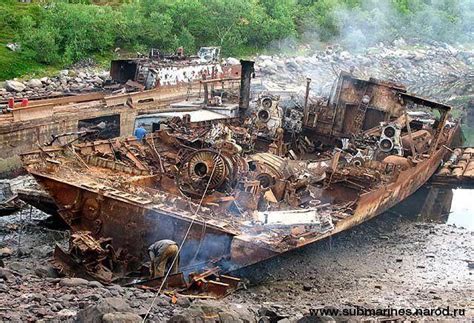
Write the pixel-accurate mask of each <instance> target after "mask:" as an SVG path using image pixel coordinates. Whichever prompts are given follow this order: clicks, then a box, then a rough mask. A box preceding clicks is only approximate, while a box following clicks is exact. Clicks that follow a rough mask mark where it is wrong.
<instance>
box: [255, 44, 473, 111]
mask: <svg viewBox="0 0 474 323" xmlns="http://www.w3.org/2000/svg"><path fill="white" fill-rule="evenodd" d="M255 62H256V74H257V76H258V77H259V80H260V81H261V82H262V84H263V85H264V87H265V88H267V89H269V90H272V91H275V90H288V89H293V90H296V91H299V92H301V93H304V86H305V84H306V81H305V79H306V77H310V78H311V79H312V83H311V88H312V91H313V94H315V95H328V94H329V92H330V90H331V86H332V84H333V81H334V79H335V78H336V76H337V75H338V73H339V72H340V71H346V72H351V71H352V73H353V74H354V75H355V76H357V77H361V78H364V79H368V78H370V77H375V78H378V79H388V80H392V81H395V82H398V83H402V84H404V85H406V86H407V87H408V90H409V91H410V92H413V93H416V94H418V95H422V96H425V97H429V98H431V99H438V100H442V101H445V102H446V101H450V100H453V99H456V98H458V97H463V96H469V95H471V96H472V95H474V87H473V84H474V82H473V81H474V48H473V47H472V46H467V45H448V44H444V43H438V42H432V43H426V42H424V43H417V42H414V41H410V42H408V41H405V40H404V39H397V40H395V41H394V42H393V43H385V44H384V43H380V44H379V45H378V46H376V47H371V48H367V49H366V50H365V51H361V52H353V51H351V50H348V49H344V48H342V47H340V46H337V45H334V46H328V47H327V48H326V49H324V50H316V51H312V50H310V51H309V52H308V53H307V54H306V55H304V56H295V55H274V56H267V55H260V56H257V57H256V58H255Z"/></svg>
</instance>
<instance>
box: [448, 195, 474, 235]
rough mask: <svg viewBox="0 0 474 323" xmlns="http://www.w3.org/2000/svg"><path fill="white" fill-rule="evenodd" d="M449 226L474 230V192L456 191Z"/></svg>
mask: <svg viewBox="0 0 474 323" xmlns="http://www.w3.org/2000/svg"><path fill="white" fill-rule="evenodd" d="M452 191H453V201H452V203H451V210H450V213H449V216H448V221H447V224H455V225H456V226H458V227H459V226H462V227H464V228H466V229H469V230H474V201H473V200H474V190H472V189H454V190H452Z"/></svg>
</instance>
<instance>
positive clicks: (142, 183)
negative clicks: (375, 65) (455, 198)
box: [22, 61, 458, 294]
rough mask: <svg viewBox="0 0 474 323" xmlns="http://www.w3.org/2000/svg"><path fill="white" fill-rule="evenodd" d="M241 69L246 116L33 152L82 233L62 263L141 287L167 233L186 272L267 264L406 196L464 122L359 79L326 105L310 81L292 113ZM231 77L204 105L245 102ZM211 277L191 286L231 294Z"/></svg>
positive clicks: (33, 164) (338, 88)
mask: <svg viewBox="0 0 474 323" xmlns="http://www.w3.org/2000/svg"><path fill="white" fill-rule="evenodd" d="M241 63H242V73H241V74H242V76H241V86H240V95H239V102H238V110H236V111H237V113H236V114H231V115H228V117H226V118H220V119H218V120H214V119H213V120H200V121H193V120H192V118H191V115H187V114H184V115H183V116H182V117H177V116H174V117H170V118H168V119H167V120H165V121H162V122H160V124H159V127H158V128H157V129H155V130H156V131H154V132H153V133H150V134H148V135H147V136H146V137H145V138H144V139H143V140H138V139H136V138H125V139H109V140H101V141H94V142H85V143H68V144H63V145H59V146H52V147H41V148H40V149H39V150H38V151H35V152H32V153H28V154H24V155H23V156H22V159H23V162H24V164H25V166H26V168H27V169H28V171H29V172H30V173H31V174H32V175H33V176H35V178H36V179H37V180H38V181H39V182H40V183H41V184H42V186H43V187H44V188H45V189H46V190H47V191H48V192H49V193H50V195H51V197H52V198H53V199H54V200H55V202H56V204H58V206H59V211H58V212H59V214H60V216H61V218H62V219H63V220H64V221H65V222H66V223H67V224H68V225H69V226H70V227H71V229H72V230H73V232H75V234H74V235H73V240H72V241H71V244H70V249H69V250H68V252H64V251H61V250H57V252H56V258H55V259H56V260H55V261H56V265H57V266H59V267H61V268H62V269H63V270H64V271H65V272H69V274H72V273H76V274H77V273H79V272H82V273H86V274H87V275H88V276H92V277H94V279H99V280H101V281H106V282H110V281H119V280H120V281H122V282H128V283H130V281H131V280H132V281H133V280H134V279H137V277H143V276H144V275H145V276H146V274H144V273H145V272H146V271H144V270H143V264H144V263H145V262H146V261H147V252H146V250H147V249H146V248H147V247H148V246H149V245H150V244H151V243H153V242H155V241H157V240H159V239H171V240H173V241H183V249H182V251H181V253H180V254H181V257H182V262H181V263H180V265H181V266H182V268H181V269H182V270H183V271H186V272H200V271H202V270H207V269H208V268H210V267H214V266H219V267H220V268H222V270H223V271H229V270H232V269H236V268H240V267H242V266H246V265H249V264H252V263H255V262H258V261H261V260H263V259H267V258H269V257H272V256H275V255H277V254H279V253H281V252H285V251H288V250H291V249H293V248H296V247H299V246H303V245H306V244H309V243H312V242H314V241H317V240H319V239H323V238H324V237H327V236H329V235H332V234H335V233H336V232H339V231H342V230H344V229H346V228H348V227H351V226H354V225H356V224H357V223H360V222H362V221H364V220H366V219H368V218H371V217H373V216H376V215H377V214H379V213H380V212H382V211H384V210H385V209H387V208H389V207H390V206H393V205H394V204H396V203H398V202H399V201H400V200H402V199H403V198H405V197H406V196H407V195H409V194H411V193H412V192H414V191H415V190H416V189H417V188H418V187H420V186H421V185H422V184H423V183H424V182H425V181H426V180H427V179H428V178H429V177H430V176H431V174H432V173H433V172H434V170H435V169H436V167H438V165H439V163H440V160H441V159H442V158H443V156H444V154H445V150H444V148H442V147H443V145H449V144H450V142H451V140H452V137H453V134H454V133H455V132H456V131H457V129H458V126H457V125H456V124H455V123H450V122H448V112H449V110H450V107H448V106H445V105H442V104H440V103H436V102H432V101H429V100H425V99H423V98H420V97H417V96H414V95H410V94H408V93H407V92H406V89H405V88H404V87H403V86H401V85H398V84H394V83H391V82H385V81H380V80H375V79H370V80H368V81H365V80H360V79H356V78H354V77H352V76H351V75H350V74H347V73H342V74H341V75H340V77H339V78H338V79H337V80H336V82H335V85H334V87H333V91H332V94H331V96H330V97H329V98H328V99H327V100H325V101H321V100H318V101H312V100H310V99H309V86H310V80H308V83H307V89H308V90H307V92H306V97H305V100H304V104H303V105H301V106H297V107H295V108H293V109H284V108H283V107H281V106H280V105H279V97H278V96H276V95H272V94H270V93H261V94H260V95H258V96H257V97H255V98H253V99H252V98H251V97H250V79H251V75H252V73H253V62H248V61H242V62H241ZM226 81H229V80H224V79H223V80H220V81H219V80H218V81H216V82H214V81H213V82H212V83H207V82H205V81H203V84H204V85H205V86H204V89H205V90H204V96H205V97H204V98H203V102H204V103H205V105H204V107H201V109H202V110H201V111H206V110H208V109H215V108H216V107H223V106H224V103H222V102H221V100H210V98H209V95H211V99H212V98H213V97H215V94H216V93H220V97H221V98H224V97H225V98H227V99H226V102H225V104H226V105H227V106H230V105H232V104H237V102H235V103H233V102H232V101H233V100H234V101H236V97H235V95H231V93H228V95H226V94H225V93H226V92H229V91H230V89H227V88H225V87H224V83H225V82H226ZM232 81H233V80H232ZM218 85H221V88H220V90H219V89H218ZM208 86H209V87H212V88H211V91H209V89H208ZM432 111H434V112H432ZM388 188H390V189H388ZM83 231H88V232H89V233H87V234H85V233H83ZM188 234H189V235H188ZM211 265H212V266H211ZM196 277H200V278H199V279H198V280H196ZM201 278H202V277H201V276H193V277H192V278H191V281H192V282H191V286H196V285H200V284H202V286H205V289H207V290H209V289H211V290H214V289H221V292H220V293H224V294H225V292H226V290H227V288H228V286H223V285H221V284H219V282H222V277H221V278H220V279H221V280H220V281H217V280H212V279H211V280H208V279H204V278H202V279H201ZM216 279H217V277H216ZM225 279H227V278H225ZM213 281H214V283H213ZM224 283H225V284H228V282H224ZM187 288H190V286H187Z"/></svg>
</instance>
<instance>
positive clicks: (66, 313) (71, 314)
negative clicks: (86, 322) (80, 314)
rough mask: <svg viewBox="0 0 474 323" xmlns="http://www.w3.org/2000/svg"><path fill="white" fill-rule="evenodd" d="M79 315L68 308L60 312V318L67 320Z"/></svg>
mask: <svg viewBox="0 0 474 323" xmlns="http://www.w3.org/2000/svg"><path fill="white" fill-rule="evenodd" d="M76 315H77V312H76V311H74V310H69V309H67V308H64V309H62V310H60V311H59V312H58V316H59V317H60V318H62V319H66V318H68V317H71V318H72V317H74V316H76Z"/></svg>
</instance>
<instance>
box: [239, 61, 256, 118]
mask: <svg viewBox="0 0 474 323" xmlns="http://www.w3.org/2000/svg"><path fill="white" fill-rule="evenodd" d="M254 64H255V62H253V61H245V60H240V65H241V66H242V72H241V77H240V98H239V108H240V109H248V107H249V103H250V80H251V78H252V74H253V72H254V68H253V65H254Z"/></svg>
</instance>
